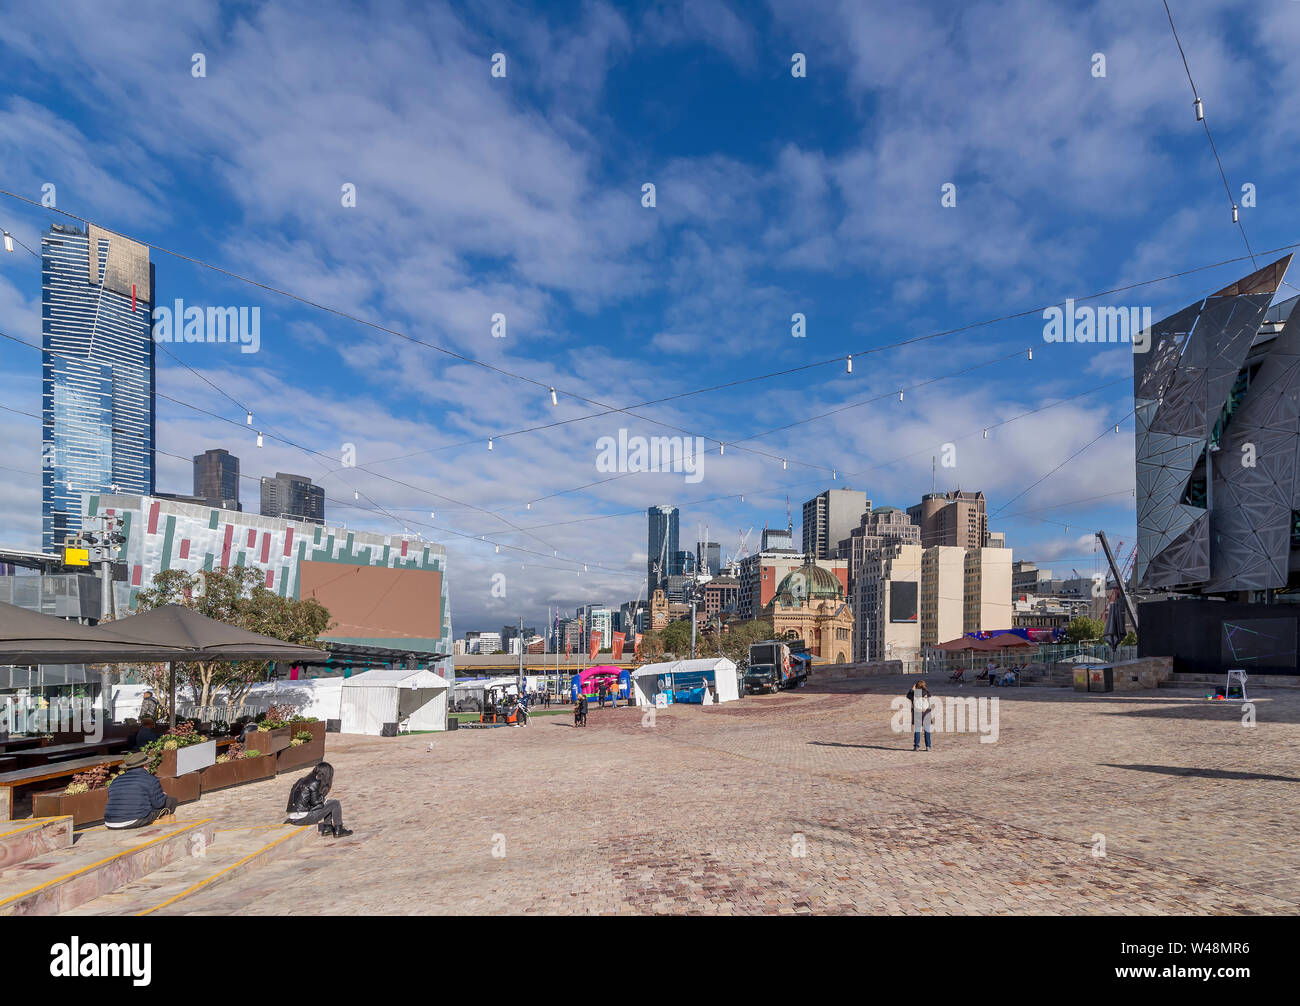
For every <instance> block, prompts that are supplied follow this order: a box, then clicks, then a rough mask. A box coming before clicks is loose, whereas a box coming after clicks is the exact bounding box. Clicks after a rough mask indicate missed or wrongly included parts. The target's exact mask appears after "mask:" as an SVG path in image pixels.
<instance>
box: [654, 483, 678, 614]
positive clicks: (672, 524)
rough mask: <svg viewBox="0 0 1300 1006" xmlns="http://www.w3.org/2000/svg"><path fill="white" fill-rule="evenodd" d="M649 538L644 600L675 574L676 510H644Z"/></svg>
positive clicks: (661, 508)
mask: <svg viewBox="0 0 1300 1006" xmlns="http://www.w3.org/2000/svg"><path fill="white" fill-rule="evenodd" d="M646 517H647V522H648V524H649V538H648V541H647V545H646V598H647V599H649V598H650V596H651V595H653V594H654V592H655V590H656V589H658V588H659V587H662V586H664V585H666V584H667V582H668V577H669V575H671V574H674V573H675V572H677V569H676V567H677V551H678V549H677V532H678V527H677V508H676V507H675V506H652V507H650V508H649V509H648V510H646Z"/></svg>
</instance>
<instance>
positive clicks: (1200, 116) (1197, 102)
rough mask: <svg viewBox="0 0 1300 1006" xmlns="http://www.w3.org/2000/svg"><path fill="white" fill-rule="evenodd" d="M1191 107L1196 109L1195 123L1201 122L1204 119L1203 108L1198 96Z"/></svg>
mask: <svg viewBox="0 0 1300 1006" xmlns="http://www.w3.org/2000/svg"><path fill="white" fill-rule="evenodd" d="M1192 105H1193V106H1194V107H1195V108H1196V121H1197V122H1200V121H1202V120H1203V119H1204V118H1205V106H1204V105H1202V104H1201V99H1200V96H1199V95H1198V96H1197V98H1196V100H1195V101H1193V102H1192Z"/></svg>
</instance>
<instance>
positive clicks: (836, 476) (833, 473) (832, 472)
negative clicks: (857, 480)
mask: <svg viewBox="0 0 1300 1006" xmlns="http://www.w3.org/2000/svg"><path fill="white" fill-rule="evenodd" d="M838 477H839V476H838V475H836V474H835V469H834V468H832V469H831V479H832V481H833V480H835V479H837V478H838Z"/></svg>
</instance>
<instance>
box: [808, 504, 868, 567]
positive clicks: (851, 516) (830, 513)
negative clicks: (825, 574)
mask: <svg viewBox="0 0 1300 1006" xmlns="http://www.w3.org/2000/svg"><path fill="white" fill-rule="evenodd" d="M870 509H871V501H870V500H868V499H867V494H866V493H864V492H858V491H856V490H854V489H827V490H826V491H825V492H822V493H819V494H818V495H816V496H814V497H813V498H812V499H810V500H809V501H808V502H807V503H805V504H804V505H803V552H804V555H806V556H807V557H808V558H809V559H834V558H837V557H838V556H839V544H840V541H841V540H842V539H844V538H847V537H848V536H849V532H851V531H852V530H853V529H854V528H855V527H857V526H858V522H859V521H860V520H861V519H862V515H863V514H864V513H866V512H867V511H868V510H870Z"/></svg>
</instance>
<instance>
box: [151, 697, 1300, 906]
mask: <svg viewBox="0 0 1300 1006" xmlns="http://www.w3.org/2000/svg"><path fill="white" fill-rule="evenodd" d="M906 687H907V683H906V681H905V679H901V678H899V679H879V678H878V679H872V681H871V683H870V684H869V685H866V686H864V685H861V684H859V685H857V686H856V688H853V687H845V688H844V690H825V689H823V690H818V689H816V688H806V689H803V690H801V691H799V692H797V693H790V694H782V695H776V696H759V697H752V698H746V699H742V700H741V701H739V702H737V703H732V704H728V705H725V706H720V707H712V708H702V707H689V706H677V707H673V708H670V709H667V710H659V711H658V712H657V715H656V716H655V717H654V725H653V726H649V725H643V717H644V711H642V710H635V709H619V710H617V711H611V710H608V709H606V710H600V709H593V710H592V712H591V716H590V721H589V722H590V725H589V726H588V727H587V728H586V729H585V730H581V729H575V728H573V726H572V719H571V717H568V716H555V717H535V718H534V719H533V722H532V724H531V725H530V726H528V727H527V728H522V729H516V728H501V729H494V730H461V731H456V732H454V733H447V734H425V735H417V736H412V737H402V738H396V739H392V738H388V739H385V738H365V737H357V736H340V735H335V734H331V735H329V737H328V745H327V755H326V757H327V758H328V759H329V760H330V761H331V762H332V763H333V764H334V766H335V768H336V771H337V778H336V784H335V792H334V794H333V795H335V796H337V797H339V798H340V799H341V800H342V802H343V808H344V816H345V819H346V821H347V824H348V826H349V827H351V828H353V829H355V831H356V835H355V836H354V837H353V838H350V839H344V840H339V841H330V840H326V839H321V840H319V842H317V841H316V840H315V836H313V841H312V844H311V845H309V846H308V849H307V851H306V852H305V853H304V854H303V855H302V856H301V858H298V859H295V860H293V861H290V862H284V863H276V864H272V865H270V866H268V867H266V868H264V869H261V870H257V871H253V872H250V873H249V874H247V875H246V876H245V877H242V878H238V879H235V880H232V881H230V882H229V883H228V884H226V885H224V886H220V887H216V888H213V889H212V890H210V891H207V892H200V893H199V894H197V895H195V896H193V897H191V898H189V899H187V900H185V901H184V902H181V903H178V904H177V905H176V906H175V909H176V911H178V912H189V913H214V914H227V913H231V914H233V913H245V912H259V913H284V914H331V913H333V914H346V913H508V912H516V913H517V912H529V913H620V914H638V913H711V914H713V913H716V914H755V913H781V914H788V913H810V912H817V913H849V912H852V913H897V914H904V915H923V914H935V915H944V914H981V915H983V914H1077V913H1084V914H1139V915H1145V914H1152V915H1154V914H1194V915H1206V914H1238V913H1245V914H1255V913H1270V914H1272V913H1285V914H1294V913H1296V912H1297V911H1298V910H1300V869H1298V867H1300V853H1297V851H1296V845H1295V842H1294V825H1295V812H1296V810H1297V807H1300V767H1297V761H1298V759H1297V754H1300V692H1298V691H1295V690H1287V689H1273V690H1266V689H1257V688H1256V687H1255V683H1254V682H1251V689H1252V699H1253V700H1254V703H1255V712H1256V716H1257V724H1258V725H1257V726H1255V727H1252V728H1247V727H1244V726H1243V725H1242V716H1243V713H1242V705H1241V703H1227V702H1209V701H1207V700H1206V699H1205V698H1204V695H1203V692H1202V693H1198V692H1195V691H1192V690H1165V689H1161V690H1159V691H1156V692H1143V693H1124V694H1112V695H1105V696H1101V695H1082V694H1076V693H1075V692H1073V691H1071V690H1066V689H1052V688H1025V689H1007V690H1002V691H999V692H994V693H990V692H989V691H988V690H983V689H971V688H970V687H967V688H964V689H961V690H957V689H955V688H945V687H944V686H942V685H941V686H938V687H936V689H935V692H936V694H937V695H939V696H943V697H947V696H949V695H952V696H960V697H963V698H976V697H978V698H981V699H984V700H989V699H991V698H996V699H997V700H998V706H997V714H998V718H997V724H998V738H997V741H996V742H995V743H981V741H980V735H979V733H972V732H967V733H937V734H936V736H935V749H934V750H933V751H932V752H929V753H927V752H924V751H922V752H914V751H912V738H911V734H910V733H896V732H894V731H893V730H892V729H891V718H892V717H893V716H894V711H893V709H892V708H891V704H890V703H891V700H892V699H894V698H895V697H896V696H897V695H898V694H900V693H901V692H902V691H904V690H905V689H906ZM986 712H987V710H986ZM430 744H432V748H433V749H432V750H429V745H430ZM291 783H292V778H289V777H285V778H280V779H276V780H274V781H268V782H265V783H257V784H254V785H251V786H244V787H240V788H237V789H232V790H226V791H222V792H219V793H214V794H212V795H211V796H209V797H205V798H204V799H203V801H202V802H201V803H199V804H193V805H190V806H188V807H185V808H183V809H182V811H181V815H180V816H181V817H182V818H192V817H198V816H213V817H217V818H218V821H219V826H221V827H232V826H241V825H245V824H257V823H265V822H269V821H275V820H279V819H280V818H281V817H282V815H281V813H280V812H281V811H282V809H283V806H284V801H285V799H286V795H287V792H288V789H289V786H290V785H291Z"/></svg>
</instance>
